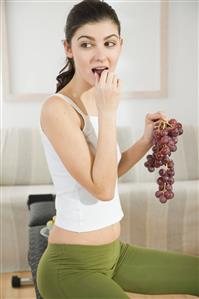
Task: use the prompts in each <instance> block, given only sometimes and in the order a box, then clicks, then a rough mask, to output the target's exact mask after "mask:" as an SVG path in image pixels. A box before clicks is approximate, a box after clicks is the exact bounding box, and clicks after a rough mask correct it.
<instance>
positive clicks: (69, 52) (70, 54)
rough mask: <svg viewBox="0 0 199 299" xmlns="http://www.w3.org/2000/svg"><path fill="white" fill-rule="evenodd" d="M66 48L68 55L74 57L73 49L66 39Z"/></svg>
mask: <svg viewBox="0 0 199 299" xmlns="http://www.w3.org/2000/svg"><path fill="white" fill-rule="evenodd" d="M64 49H65V53H66V56H67V57H68V58H73V53H72V49H71V47H70V45H69V43H68V42H67V41H66V40H64Z"/></svg>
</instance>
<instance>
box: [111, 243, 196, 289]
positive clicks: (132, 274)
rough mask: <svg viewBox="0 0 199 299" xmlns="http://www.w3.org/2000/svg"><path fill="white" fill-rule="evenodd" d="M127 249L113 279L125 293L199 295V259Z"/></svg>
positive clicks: (148, 249)
mask: <svg viewBox="0 0 199 299" xmlns="http://www.w3.org/2000/svg"><path fill="white" fill-rule="evenodd" d="M127 245H128V247H127V248H126V249H125V254H124V255H123V257H122V260H120V262H119V263H118V265H117V267H116V269H115V271H114V275H113V280H114V281H115V282H116V283H118V284H119V285H120V286H121V287H122V288H123V289H124V290H125V291H129V292H135V293H143V294H171V293H173V294H177V293H178V294H182V293H184V294H190V295H199V257H197V256H193V255H186V254H181V253H178V252H173V251H162V250H157V249H151V248H144V247H141V246H133V245H131V244H127Z"/></svg>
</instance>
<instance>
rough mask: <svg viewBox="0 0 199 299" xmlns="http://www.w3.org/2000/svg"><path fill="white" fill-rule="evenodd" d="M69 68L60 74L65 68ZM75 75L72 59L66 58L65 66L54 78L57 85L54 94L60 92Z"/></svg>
mask: <svg viewBox="0 0 199 299" xmlns="http://www.w3.org/2000/svg"><path fill="white" fill-rule="evenodd" d="M67 66H69V68H68V70H67V71H65V72H62V71H63V70H64V69H65V68H67ZM74 73H75V67H74V62H73V59H72V58H67V63H66V65H65V66H64V67H63V68H62V69H61V71H60V72H59V75H58V76H57V77H56V79H57V81H58V83H57V88H56V92H58V91H60V90H61V89H62V88H63V87H64V86H65V85H66V84H67V83H68V82H69V81H70V80H71V79H72V78H73V76H74Z"/></svg>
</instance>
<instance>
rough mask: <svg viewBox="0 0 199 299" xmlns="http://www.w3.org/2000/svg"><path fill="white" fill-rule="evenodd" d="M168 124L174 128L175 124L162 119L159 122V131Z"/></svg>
mask: <svg viewBox="0 0 199 299" xmlns="http://www.w3.org/2000/svg"><path fill="white" fill-rule="evenodd" d="M166 125H167V126H169V127H171V128H173V126H172V125H171V124H169V123H168V122H167V121H164V120H161V121H160V122H159V124H158V125H157V128H158V131H160V130H162V129H165V127H166Z"/></svg>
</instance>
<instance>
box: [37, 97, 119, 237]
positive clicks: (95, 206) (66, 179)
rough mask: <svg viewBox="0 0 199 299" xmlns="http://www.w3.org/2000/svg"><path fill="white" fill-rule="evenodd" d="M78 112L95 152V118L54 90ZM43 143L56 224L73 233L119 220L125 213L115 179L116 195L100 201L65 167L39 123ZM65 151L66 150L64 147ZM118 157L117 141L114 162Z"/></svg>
mask: <svg viewBox="0 0 199 299" xmlns="http://www.w3.org/2000/svg"><path fill="white" fill-rule="evenodd" d="M55 95H56V96H59V97H60V98H62V99H63V100H64V101H66V102H67V103H69V104H70V105H72V106H73V107H74V109H75V110H77V111H78V113H80V114H81V115H82V117H83V119H84V120H85V122H84V128H83V129H82V132H83V134H84V136H85V138H86V140H87V142H88V143H90V144H91V150H92V151H93V153H95V151H96V145H97V138H98V137H97V136H98V117H97V116H92V115H88V116H86V117H85V115H84V114H83V113H82V111H81V110H80V109H79V107H78V106H77V105H76V104H75V103H74V102H73V101H72V100H71V99H70V98H68V97H66V96H64V95H62V94H59V93H56V94H52V95H51V96H55ZM39 128H40V133H41V139H42V144H43V147H44V153H45V156H46V160H47V164H48V168H49V172H50V175H51V178H52V181H53V184H54V187H55V194H56V198H55V209H56V217H55V225H57V226H59V227H61V228H63V229H67V230H70V231H75V232H88V231H92V230H96V229H100V228H103V227H106V226H109V225H111V224H114V223H116V222H118V221H119V220H121V219H122V218H123V216H124V214H123V210H122V208H121V204H120V198H119V193H118V181H117V182H116V187H115V195H114V198H113V199H112V200H110V201H102V200H100V199H97V198H96V197H94V196H93V195H92V194H91V193H89V192H88V191H87V190H86V189H85V188H84V187H83V186H82V185H81V184H80V183H79V182H78V181H77V180H76V179H75V178H74V177H73V176H72V175H71V174H70V173H69V172H68V170H67V169H66V168H65V166H64V164H63V163H62V161H61V159H60V158H59V156H58V154H57V153H56V151H55V149H54V148H53V146H52V144H51V142H50V141H49V139H48V138H47V136H46V135H45V133H44V132H43V130H42V128H41V125H40V123H39ZM66 150H67V149H66ZM120 159H121V153H120V149H119V146H118V143H117V161H118V163H119V160H120Z"/></svg>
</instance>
